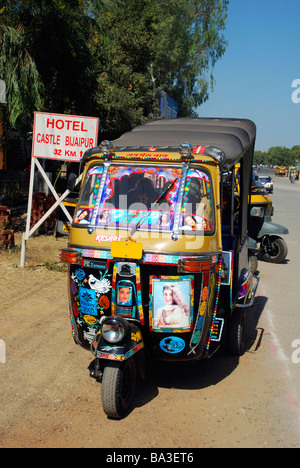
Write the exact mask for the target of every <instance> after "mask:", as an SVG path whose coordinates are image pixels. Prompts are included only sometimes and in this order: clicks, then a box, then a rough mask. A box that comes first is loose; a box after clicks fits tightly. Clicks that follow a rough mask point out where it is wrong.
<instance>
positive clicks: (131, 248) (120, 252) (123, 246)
mask: <svg viewBox="0 0 300 468" xmlns="http://www.w3.org/2000/svg"><path fill="white" fill-rule="evenodd" d="M111 256H112V257H114V258H126V259H134V260H140V259H141V258H142V256H143V244H141V243H140V242H132V241H129V240H128V241H113V242H112V243H111Z"/></svg>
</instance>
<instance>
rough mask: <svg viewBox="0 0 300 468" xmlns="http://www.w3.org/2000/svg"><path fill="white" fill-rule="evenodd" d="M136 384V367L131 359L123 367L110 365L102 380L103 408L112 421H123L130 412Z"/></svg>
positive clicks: (106, 368) (105, 369)
mask: <svg viewBox="0 0 300 468" xmlns="http://www.w3.org/2000/svg"><path fill="white" fill-rule="evenodd" d="M135 384H136V365H135V362H134V359H132V358H131V359H129V360H128V361H125V362H124V363H122V365H121V366H115V365H112V364H108V365H107V366H105V368H104V372H103V378H102V389H101V396H102V406H103V410H104V412H105V414H106V415H107V416H108V417H109V418H112V419H121V418H123V417H124V416H125V415H126V413H127V412H128V410H129V408H130V405H131V403H132V400H133V396H134V391H135Z"/></svg>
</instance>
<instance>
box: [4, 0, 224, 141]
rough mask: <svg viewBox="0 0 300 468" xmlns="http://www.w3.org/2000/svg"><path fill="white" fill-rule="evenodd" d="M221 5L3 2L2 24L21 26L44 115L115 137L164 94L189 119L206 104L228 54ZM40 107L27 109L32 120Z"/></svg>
mask: <svg viewBox="0 0 300 468" xmlns="http://www.w3.org/2000/svg"><path fill="white" fill-rule="evenodd" d="M0 2H3V0H0ZM227 4H228V0H164V1H162V0H39V1H38V2H37V1H36V0H5V3H2V4H1V3H0V24H2V25H5V26H6V27H11V28H14V29H15V30H18V28H19V25H21V29H20V31H21V30H22V34H23V43H24V45H25V44H26V50H27V52H28V57H30V58H31V59H32V64H35V67H36V80H35V83H36V85H37V84H39V89H38V91H39V93H38V95H39V97H40V99H41V96H42V97H43V102H44V109H43V110H45V111H47V112H58V113H76V114H79V115H91V116H94V115H95V116H98V117H99V118H100V127H101V129H102V135H103V136H104V135H105V137H107V138H113V137H114V136H117V135H119V134H120V133H122V132H124V131H126V130H130V129H131V128H132V127H133V126H135V125H138V124H140V123H142V122H143V121H145V120H147V119H149V118H153V117H157V116H158V106H159V96H160V93H161V91H162V90H164V91H165V92H167V93H168V94H169V95H170V96H171V97H173V98H174V99H175V100H176V101H177V103H178V105H179V116H191V115H193V114H194V109H195V108H196V107H197V106H199V105H200V104H201V103H203V102H204V101H205V100H206V99H207V98H208V95H209V92H210V90H211V89H212V87H213V75H212V71H213V67H214V65H215V63H216V61H217V60H218V59H219V58H220V57H221V56H222V55H223V54H224V52H225V48H226V41H225V39H224V36H223V30H224V28H225V23H226V18H227ZM0 78H1V76H0ZM40 84H42V85H43V89H44V93H43V95H41V89H42V87H41V86H40ZM23 93H24V91H22V94H23ZM40 103H41V100H40ZM40 103H37V102H35V101H33V102H32V108H31V110H32V113H33V112H34V111H35V110H38V108H39V107H40ZM38 104H39V105H38Z"/></svg>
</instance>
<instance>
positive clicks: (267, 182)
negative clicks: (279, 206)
mask: <svg viewBox="0 0 300 468" xmlns="http://www.w3.org/2000/svg"><path fill="white" fill-rule="evenodd" d="M259 180H260V182H261V183H262V185H263V186H264V188H265V189H266V191H267V192H269V193H273V179H272V177H270V176H259Z"/></svg>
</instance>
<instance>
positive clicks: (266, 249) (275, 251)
mask: <svg viewBox="0 0 300 468" xmlns="http://www.w3.org/2000/svg"><path fill="white" fill-rule="evenodd" d="M267 242H268V241H267ZM267 242H264V246H263V247H262V257H263V259H264V260H265V261H266V262H269V263H280V262H282V261H283V260H284V259H285V257H286V256H287V253H288V248H287V245H286V242H285V241H284V240H283V239H282V238H281V237H275V236H270V237H269V242H268V243H267Z"/></svg>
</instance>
